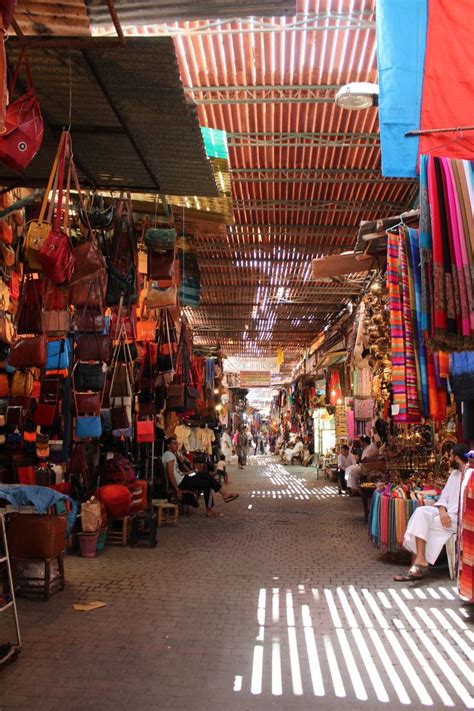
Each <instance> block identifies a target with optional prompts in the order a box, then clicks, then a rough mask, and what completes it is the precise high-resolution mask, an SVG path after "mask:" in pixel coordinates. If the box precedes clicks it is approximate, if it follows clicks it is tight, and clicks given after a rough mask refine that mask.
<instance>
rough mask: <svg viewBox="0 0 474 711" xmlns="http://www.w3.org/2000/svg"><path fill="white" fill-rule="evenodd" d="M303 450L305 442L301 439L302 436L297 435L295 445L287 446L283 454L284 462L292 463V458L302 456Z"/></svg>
mask: <svg viewBox="0 0 474 711" xmlns="http://www.w3.org/2000/svg"><path fill="white" fill-rule="evenodd" d="M302 452H303V442H302V441H301V437H297V438H296V439H295V445H294V447H287V448H286V449H285V451H284V452H283V454H282V459H283V461H284V462H287V463H288V464H291V461H292V459H294V457H298V456H300V454H301V453H302Z"/></svg>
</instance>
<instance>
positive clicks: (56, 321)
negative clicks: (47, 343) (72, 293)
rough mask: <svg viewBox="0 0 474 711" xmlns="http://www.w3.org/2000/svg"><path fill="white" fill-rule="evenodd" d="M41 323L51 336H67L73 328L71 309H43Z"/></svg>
mask: <svg viewBox="0 0 474 711" xmlns="http://www.w3.org/2000/svg"><path fill="white" fill-rule="evenodd" d="M41 324H42V328H43V331H44V333H47V334H48V335H49V336H65V335H66V334H67V333H69V331H70V329H71V312H70V311H69V310H67V311H43V312H42V314H41Z"/></svg>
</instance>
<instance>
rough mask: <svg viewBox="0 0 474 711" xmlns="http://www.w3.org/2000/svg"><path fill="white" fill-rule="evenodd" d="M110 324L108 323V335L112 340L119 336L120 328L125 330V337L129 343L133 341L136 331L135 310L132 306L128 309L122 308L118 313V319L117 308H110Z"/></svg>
mask: <svg viewBox="0 0 474 711" xmlns="http://www.w3.org/2000/svg"><path fill="white" fill-rule="evenodd" d="M111 310H112V314H111V323H110V335H111V338H112V339H117V338H119V336H120V330H121V328H122V326H123V327H124V329H125V337H126V338H127V340H129V341H133V340H135V333H136V330H137V323H136V313H135V308H134V307H133V306H132V307H131V308H130V309H126V308H122V310H121V311H120V318H119V315H118V311H119V308H118V307H117V306H112V309H111Z"/></svg>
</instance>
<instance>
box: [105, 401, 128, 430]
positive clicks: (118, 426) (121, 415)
mask: <svg viewBox="0 0 474 711" xmlns="http://www.w3.org/2000/svg"><path fill="white" fill-rule="evenodd" d="M110 418H111V421H112V430H127V429H128V428H129V427H130V418H129V415H128V408H127V406H126V405H118V406H116V407H112V408H111V409H110Z"/></svg>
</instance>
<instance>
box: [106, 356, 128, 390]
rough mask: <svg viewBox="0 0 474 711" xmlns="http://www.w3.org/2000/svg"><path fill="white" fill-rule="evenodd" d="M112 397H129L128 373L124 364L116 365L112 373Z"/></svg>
mask: <svg viewBox="0 0 474 711" xmlns="http://www.w3.org/2000/svg"><path fill="white" fill-rule="evenodd" d="M110 395H111V396H112V397H126V396H128V395H130V371H129V365H127V364H126V363H117V364H116V366H115V368H114V372H113V373H112V383H111V388H110Z"/></svg>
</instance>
